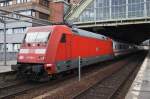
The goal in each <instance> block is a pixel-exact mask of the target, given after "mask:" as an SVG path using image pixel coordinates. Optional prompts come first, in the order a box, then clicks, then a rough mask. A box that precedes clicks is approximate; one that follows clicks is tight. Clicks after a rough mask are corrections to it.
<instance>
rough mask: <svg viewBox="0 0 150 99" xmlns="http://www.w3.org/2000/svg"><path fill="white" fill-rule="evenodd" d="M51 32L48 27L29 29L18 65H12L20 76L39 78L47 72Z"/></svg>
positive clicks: (19, 55) (19, 54)
mask: <svg viewBox="0 0 150 99" xmlns="http://www.w3.org/2000/svg"><path fill="white" fill-rule="evenodd" d="M50 34H51V32H50V30H49V31H48V29H47V30H46V31H44V30H43V31H42V30H39V29H37V30H36V29H34V28H33V29H29V30H28V32H27V33H26V35H25V37H24V40H23V43H22V44H21V48H20V51H19V53H18V57H17V65H16V66H13V67H12V69H14V70H17V71H18V73H19V76H21V77H27V78H31V79H39V77H41V76H43V75H45V74H46V72H45V68H44V65H45V57H46V51H47V46H48V41H49V38H50Z"/></svg>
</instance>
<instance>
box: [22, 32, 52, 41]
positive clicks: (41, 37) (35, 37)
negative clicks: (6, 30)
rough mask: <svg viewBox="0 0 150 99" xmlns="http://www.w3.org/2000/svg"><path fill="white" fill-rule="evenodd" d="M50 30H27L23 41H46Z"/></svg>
mask: <svg viewBox="0 0 150 99" xmlns="http://www.w3.org/2000/svg"><path fill="white" fill-rule="evenodd" d="M49 36H50V32H29V33H27V34H26V36H25V39H24V41H25V42H26V43H32V42H47V41H48V39H49Z"/></svg>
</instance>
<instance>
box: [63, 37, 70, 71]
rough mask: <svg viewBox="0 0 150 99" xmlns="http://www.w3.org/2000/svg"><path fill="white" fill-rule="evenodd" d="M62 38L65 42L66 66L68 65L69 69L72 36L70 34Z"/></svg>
mask: <svg viewBox="0 0 150 99" xmlns="http://www.w3.org/2000/svg"><path fill="white" fill-rule="evenodd" d="M62 38H63V42H64V44H65V50H66V51H65V52H66V53H65V54H66V55H65V56H66V60H67V61H66V65H67V68H68V69H69V68H70V65H71V35H70V34H63V35H62Z"/></svg>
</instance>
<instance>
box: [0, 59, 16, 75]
mask: <svg viewBox="0 0 150 99" xmlns="http://www.w3.org/2000/svg"><path fill="white" fill-rule="evenodd" d="M13 64H16V60H13V61H7V65H6V66H4V61H0V73H3V72H9V71H11V65H13Z"/></svg>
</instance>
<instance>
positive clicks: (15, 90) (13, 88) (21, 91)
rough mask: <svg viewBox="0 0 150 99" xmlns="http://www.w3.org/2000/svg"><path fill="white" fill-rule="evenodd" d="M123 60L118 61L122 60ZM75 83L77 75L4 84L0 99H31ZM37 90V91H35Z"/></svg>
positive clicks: (103, 65)
mask: <svg viewBox="0 0 150 99" xmlns="http://www.w3.org/2000/svg"><path fill="white" fill-rule="evenodd" d="M123 59H124V58H122V59H120V60H123ZM118 60H119V59H117V60H112V61H110V62H103V63H100V64H97V66H96V65H94V66H93V67H92V66H90V67H88V69H83V72H84V73H83V74H82V76H83V77H84V76H86V75H88V74H89V72H90V73H93V72H95V71H97V70H98V69H100V68H105V66H107V65H110V64H112V63H115V62H117V61H118ZM75 81H77V75H75V74H70V75H68V76H65V77H59V78H57V79H56V80H51V81H49V82H44V83H35V82H21V83H19V82H16V83H15V82H14V84H12V83H11V84H10V85H9V84H8V85H7V84H6V86H5V87H4V86H3V85H2V86H3V87H1V88H0V98H10V99H12V98H15V99H22V97H24V98H25V99H31V98H34V97H36V96H39V95H42V94H44V93H47V92H49V91H51V92H53V91H54V90H55V89H57V88H60V87H62V86H64V85H67V84H68V83H72V82H75ZM37 89H38V90H37ZM35 99H36V98H35ZM54 99H55V98H54Z"/></svg>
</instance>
